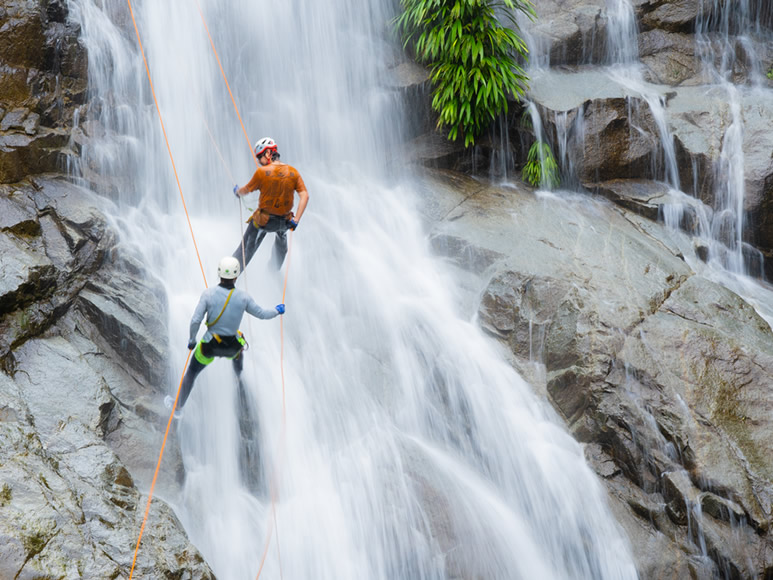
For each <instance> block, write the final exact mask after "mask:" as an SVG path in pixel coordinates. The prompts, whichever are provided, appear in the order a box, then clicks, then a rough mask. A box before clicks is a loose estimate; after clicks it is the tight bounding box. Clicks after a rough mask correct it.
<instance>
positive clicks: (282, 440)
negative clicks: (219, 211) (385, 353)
mask: <svg viewBox="0 0 773 580" xmlns="http://www.w3.org/2000/svg"><path fill="white" fill-rule="evenodd" d="M292 251H293V231H292V230H290V242H289V244H288V248H287V267H286V268H285V279H284V286H283V287H282V304H284V302H285V295H286V294H287V278H288V276H289V274H290V258H291V257H292ZM284 349H285V336H284V316H282V317H280V318H279V365H280V366H279V369H280V372H281V376H282V432H281V434H280V436H279V446H278V447H279V450H280V453H277V455H279V458H280V459H281V458H283V457H284V455H283V454H282V453H281V450H282V449H283V448H284V443H285V431H286V424H287V404H286V397H285V393H286V389H285V365H284V360H285V355H284ZM279 467H281V465H280V466H279ZM279 467H277V468H276V469H275V470H274V473H273V474H272V476H271V512H272V516H273V526H270V527H269V529H268V536H267V537H266V543H265V545H264V546H263V556H262V557H261V558H260V567H259V568H258V575H257V576H255V580H259V578H260V575H261V573H262V572H263V565H264V564H265V563H266V555H267V554H268V547H269V545H271V535H272V533H273V529H274V528H275V527H276V528H277V551H278V550H279V528H278V527H277V523H276V500H277V498H276V485H277V483H276V480H277V474H278V472H279ZM279 575H280V577H281V575H282V560H281V556H280V560H279Z"/></svg>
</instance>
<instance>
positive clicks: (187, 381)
mask: <svg viewBox="0 0 773 580" xmlns="http://www.w3.org/2000/svg"><path fill="white" fill-rule="evenodd" d="M196 348H198V347H196ZM205 368H207V365H205V364H201V363H200V362H199V361H198V360H196V358H192V359H191V362H190V364H189V365H188V370H187V371H185V376H184V377H183V384H182V386H181V387H180V398H179V399H178V400H177V410H178V411H179V410H182V408H183V406H184V405H185V401H187V400H188V397H189V396H190V394H191V391H192V390H193V383H194V382H195V381H196V377H198V376H199V373H200V372H201V371H203V370H204V369H205Z"/></svg>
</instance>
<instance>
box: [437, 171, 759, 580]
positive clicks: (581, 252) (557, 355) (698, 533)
mask: <svg viewBox="0 0 773 580" xmlns="http://www.w3.org/2000/svg"><path fill="white" fill-rule="evenodd" d="M459 182H461V185H460V186H458V187H457V186H455V187H454V188H453V189H454V191H455V192H456V195H457V196H458V194H459V192H465V195H464V197H463V198H462V199H461V200H460V199H459V198H458V197H453V198H452V201H453V202H454V204H453V209H452V210H451V211H450V212H449V213H443V214H435V215H436V216H437V217H435V219H434V220H433V223H434V224H435V225H434V230H433V231H434V238H433V246H434V247H435V248H436V250H437V251H438V252H439V253H441V254H443V255H444V256H446V257H448V258H450V259H452V260H453V261H454V262H455V263H456V264H458V265H459V266H460V267H462V268H465V269H467V270H470V271H471V272H474V273H477V274H481V284H482V286H483V291H482V293H481V299H480V306H479V309H478V317H479V321H480V324H481V325H482V327H483V328H484V329H485V330H486V331H487V332H489V333H490V334H491V335H492V336H494V337H496V338H497V339H498V340H500V341H502V343H504V344H506V345H507V347H508V349H509V350H510V351H511V352H512V353H513V355H514V356H515V360H516V363H515V364H516V367H517V368H518V369H519V370H520V371H521V373H522V374H523V375H524V376H530V377H532V378H533V380H532V381H531V382H532V384H533V385H534V386H535V389H536V390H537V391H538V392H540V393H544V396H545V397H546V398H547V400H548V401H549V402H550V404H551V405H552V406H553V407H554V408H555V409H556V410H557V411H558V412H559V413H560V415H561V416H562V417H563V418H564V420H565V421H566V424H567V425H568V427H569V428H570V429H571V431H572V432H573V434H574V435H575V437H576V438H577V439H578V440H579V441H581V442H583V443H584V444H585V445H586V456H587V459H588V461H589V463H590V465H591V466H592V467H593V468H594V469H595V470H596V472H597V473H598V474H599V477H600V478H601V479H602V480H603V481H604V483H605V484H606V486H607V488H608V490H609V492H610V498H611V500H612V504H613V505H612V509H613V511H614V513H615V515H616V516H617V519H618V521H619V522H620V523H621V525H623V527H624V528H625V531H626V533H627V534H628V536H629V538H630V540H631V545H632V549H633V552H634V554H635V556H636V559H637V568H638V570H639V574H640V576H641V577H642V578H662V577H678V578H686V577H696V578H711V577H722V575H723V574H727V575H728V577H735V578H763V577H769V576H770V575H771V574H773V556H771V554H773V551H772V549H773V535H772V534H771V528H770V525H771V509H772V508H773V331H772V330H771V326H770V324H769V323H768V322H766V320H764V319H763V318H761V317H760V315H759V314H758V313H757V312H756V311H755V309H754V308H753V307H752V306H751V305H750V304H749V303H747V302H745V301H744V300H743V299H741V298H740V297H739V296H738V295H736V294H734V293H733V292H731V291H729V290H727V289H726V288H724V287H722V286H719V285H718V284H716V283H714V282H712V281H711V280H709V279H707V278H704V277H703V276H702V275H701V274H700V273H699V268H700V266H701V261H700V256H699V249H698V248H694V247H692V242H691V241H690V239H689V238H687V237H686V236H682V235H681V234H678V233H673V232H671V233H669V232H668V231H667V230H666V229H665V228H663V227H661V226H660V225H658V224H657V223H656V222H655V221H652V220H650V219H647V218H646V217H644V216H646V215H647V212H646V211H642V210H641V208H632V210H633V211H631V210H628V209H625V208H623V207H620V206H616V205H612V204H610V203H608V202H605V201H602V200H599V199H596V200H592V199H589V198H588V197H578V198H574V199H572V198H571V197H569V196H566V195H556V196H549V197H541V198H537V197H536V196H535V195H534V194H533V193H530V192H526V191H522V190H519V189H517V188H508V189H507V190H504V189H500V188H497V187H493V186H485V184H484V182H482V181H481V180H476V181H472V180H470V181H469V182H468V183H467V184H466V188H465V187H464V185H465V184H464V182H463V180H462V179H461V178H460V177H459V176H456V177H455V178H454V179H450V178H449V176H448V175H446V174H440V175H438V176H437V177H435V176H434V174H433V177H432V178H428V179H427V181H426V183H425V185H424V187H423V189H422V191H423V192H425V193H426V194H427V203H428V205H429V207H438V206H442V202H441V201H438V199H437V198H441V199H443V198H444V197H445V192H446V191H447V190H448V187H449V184H453V183H459ZM430 184H433V185H430ZM604 187H605V188H607V189H608V190H609V191H610V192H613V191H619V190H620V187H622V186H621V184H620V183H618V182H609V183H606V184H604ZM636 193H637V195H638V196H639V197H641V198H643V199H645V200H652V199H657V198H658V197H659V196H660V195H662V194H663V192H662V191H658V190H657V189H656V188H655V187H654V184H647V183H640V184H638V186H637V192H636ZM609 195H610V196H611V195H612V194H611V193H610V194H609ZM492 232H496V234H492ZM459 248H464V251H459ZM469 255H478V256H484V255H485V256H490V259H489V260H488V261H486V262H485V263H484V264H483V265H484V267H483V268H481V267H480V266H481V262H480V261H477V263H476V266H477V267H475V266H472V265H471V264H469V258H468V256H469ZM535 365H536V366H539V367H540V368H541V369H542V370H541V372H535V371H534V367H535ZM728 571H729V572H728Z"/></svg>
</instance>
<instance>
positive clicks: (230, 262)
mask: <svg viewBox="0 0 773 580" xmlns="http://www.w3.org/2000/svg"><path fill="white" fill-rule="evenodd" d="M217 273H218V275H219V276H220V284H219V285H218V286H215V287H214V288H208V289H206V290H204V292H203V294H202V295H201V299H200V300H199V304H198V306H196V310H195V311H194V312H193V318H191V329H190V338H189V339H188V348H189V349H190V350H193V349H196V350H195V352H194V353H193V355H194V356H193V358H192V359H191V363H190V365H189V366H188V370H187V371H186V372H185V376H184V377H183V381H182V385H181V387H180V397H179V400H178V402H177V409H176V412H175V415H177V416H178V417H179V416H180V412H181V411H182V408H183V406H184V405H185V401H187V400H188V396H189V395H190V394H191V390H192V389H193V383H194V382H195V381H196V377H197V376H198V375H199V373H200V372H201V371H203V370H204V368H205V367H206V366H207V365H208V364H210V363H211V362H212V361H213V360H215V357H218V356H219V357H227V358H229V359H231V360H232V361H233V366H234V371H236V375H237V376H239V375H241V372H242V368H243V365H244V363H243V360H242V356H241V355H242V350H244V348H245V346H246V345H247V343H246V341H245V340H244V336H243V335H242V333H241V332H240V331H239V324H240V323H241V321H242V316H244V313H245V312H247V314H251V315H252V316H254V317H255V318H262V319H264V320H268V319H270V318H274V317H276V316H279V315H280V314H284V311H285V306H284V304H279V305H278V306H277V307H276V308H275V309H274V310H265V309H263V308H261V307H260V306H258V304H257V303H256V302H255V300H253V299H252V297H251V296H250V295H249V294H247V293H246V292H245V291H243V290H241V289H239V288H235V287H234V284H235V282H236V278H237V277H238V276H239V260H237V259H236V258H232V257H231V256H227V257H225V258H223V259H222V260H220V265H219V266H218V268H217ZM205 314H206V316H207V321H206V325H207V332H206V333H205V334H204V336H203V337H202V339H201V342H199V343H196V335H197V334H198V332H199V326H200V325H201V322H202V320H204V315H205ZM164 403H165V404H166V406H167V408H171V407H172V404H173V403H174V399H172V397H170V396H167V397H166V398H165V399H164Z"/></svg>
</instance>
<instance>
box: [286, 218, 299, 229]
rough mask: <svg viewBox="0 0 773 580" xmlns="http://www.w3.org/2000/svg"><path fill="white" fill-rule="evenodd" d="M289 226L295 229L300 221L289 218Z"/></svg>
mask: <svg viewBox="0 0 773 580" xmlns="http://www.w3.org/2000/svg"><path fill="white" fill-rule="evenodd" d="M287 227H288V228H290V229H291V230H293V231H295V228H297V227H298V222H297V221H295V220H293V219H289V220H287Z"/></svg>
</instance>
